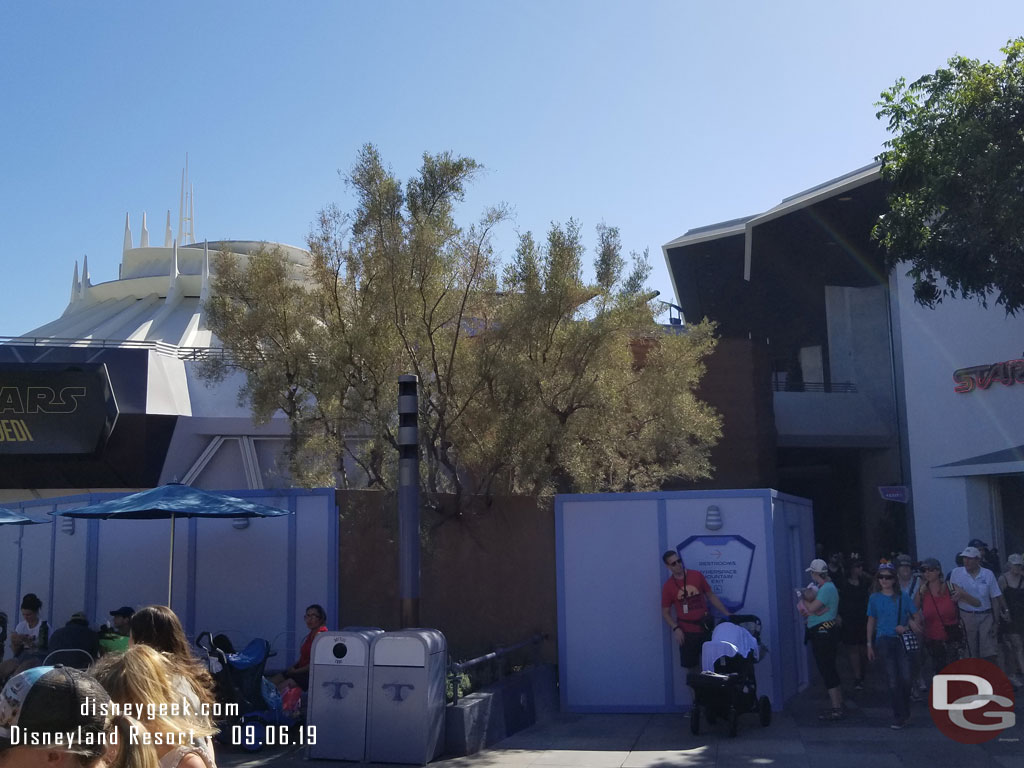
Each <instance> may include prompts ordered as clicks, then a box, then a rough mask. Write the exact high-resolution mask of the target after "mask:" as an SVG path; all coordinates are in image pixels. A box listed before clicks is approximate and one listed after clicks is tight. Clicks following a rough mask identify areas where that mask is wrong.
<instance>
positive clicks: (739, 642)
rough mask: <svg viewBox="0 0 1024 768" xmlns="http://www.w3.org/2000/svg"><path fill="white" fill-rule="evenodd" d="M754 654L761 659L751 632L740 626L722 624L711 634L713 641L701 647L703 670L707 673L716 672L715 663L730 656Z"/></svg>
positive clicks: (755, 657)
mask: <svg viewBox="0 0 1024 768" xmlns="http://www.w3.org/2000/svg"><path fill="white" fill-rule="evenodd" d="M749 653H752V654H754V660H755V661H756V660H757V659H758V657H759V651H758V647H757V640H756V639H755V638H754V636H753V635H752V634H750V632H748V631H747V630H745V629H744V628H743V627H741V626H739V625H738V624H733V623H731V622H728V621H726V622H722V623H721V624H719V625H718V626H717V627H715V631H714V632H712V633H711V639H710V640H708V641H707V642H706V643H704V645H703V646H702V647H701V652H700V662H701V669H703V670H704V671H705V672H714V671H715V662H716V661H718V660H719V659H721V658H725V657H729V656H746V655H747V654H749Z"/></svg>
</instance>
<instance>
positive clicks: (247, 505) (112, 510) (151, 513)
mask: <svg viewBox="0 0 1024 768" xmlns="http://www.w3.org/2000/svg"><path fill="white" fill-rule="evenodd" d="M54 514H56V515H63V516H64V517H86V518H89V517H91V518H97V519H101V520H107V519H110V518H120V519H122V520H166V519H168V518H176V517H222V518H223V517H278V516H280V515H289V514H291V512H289V511H288V510H287V509H278V508H276V507H268V506H266V505H264V504H256V503H254V502H251V501H246V500H245V499H240V498H238V497H237V496H228V495H227V494H224V493H217V492H216V491H204V490H202V489H201V488H192V487H191V486H188V485H180V484H177V483H172V484H170V485H161V486H160V487H159V488H153V489H151V490H148V491H141V492H140V493H133V494H131V495H129V496H122V497H121V498H119V499H108V500H107V501H101V502H99V503H97V504H90V505H89V506H88V507H79V508H78V509H67V510H63V511H60V512H55V513H54Z"/></svg>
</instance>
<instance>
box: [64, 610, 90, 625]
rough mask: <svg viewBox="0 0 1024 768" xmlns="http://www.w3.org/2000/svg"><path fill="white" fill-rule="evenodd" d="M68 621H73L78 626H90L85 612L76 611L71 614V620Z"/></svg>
mask: <svg viewBox="0 0 1024 768" xmlns="http://www.w3.org/2000/svg"><path fill="white" fill-rule="evenodd" d="M68 621H73V622H75V623H77V624H88V623H89V617H88V616H86V615H85V611H75V612H74V613H72V614H71V618H70V619H68Z"/></svg>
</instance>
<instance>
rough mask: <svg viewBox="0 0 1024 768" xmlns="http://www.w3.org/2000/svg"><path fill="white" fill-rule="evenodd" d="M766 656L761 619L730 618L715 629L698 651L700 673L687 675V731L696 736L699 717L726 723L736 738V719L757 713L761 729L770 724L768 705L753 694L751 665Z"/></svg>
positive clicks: (748, 616)
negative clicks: (689, 703) (690, 700)
mask: <svg viewBox="0 0 1024 768" xmlns="http://www.w3.org/2000/svg"><path fill="white" fill-rule="evenodd" d="M765 653H767V649H765V648H764V646H762V645H761V619H759V618H758V617H757V616H754V615H752V614H745V615H740V614H737V615H733V616H730V617H729V618H728V619H727V620H726V621H724V622H722V623H721V624H719V625H718V626H717V627H715V630H714V632H712V634H711V639H710V640H708V641H707V642H705V643H704V645H703V647H702V648H701V667H702V668H703V670H704V671H703V672H694V673H691V674H690V675H688V676H687V678H686V682H687V684H688V685H689V686H690V687H691V688H692V689H693V694H694V702H693V709H692V710H691V712H690V732H691V733H693V735H694V736H696V735H697V734H699V733H700V720H701V717H702V716H703V717H704V718H705V719H706V720H707V721H708V723H710V724H712V725H713V724H714V723H715V721H717V720H718V719H722V720H725V721H726V723H727V724H728V728H729V735H730V736H735V735H736V728H737V721H738V720H739V716H740V715H743V714H747V713H755V712H756V713H757V715H758V717H759V719H760V721H761V725H762V726H768V725H770V724H771V721H772V704H771V701H770V700H769V699H768V697H767V696H761V697H760V698H758V695H757V678H756V676H755V674H754V665H755V664H756V663H757V662H758V661H759V660H760V659H761V658H762V657H763V656H764V654H765Z"/></svg>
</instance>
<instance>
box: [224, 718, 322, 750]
mask: <svg viewBox="0 0 1024 768" xmlns="http://www.w3.org/2000/svg"><path fill="white" fill-rule="evenodd" d="M231 743H232V744H233V745H234V746H236V747H258V746H261V745H262V746H269V747H273V746H281V747H290V746H305V745H307V744H316V726H315V725H295V726H289V725H263V724H261V723H246V724H244V725H233V726H231Z"/></svg>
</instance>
